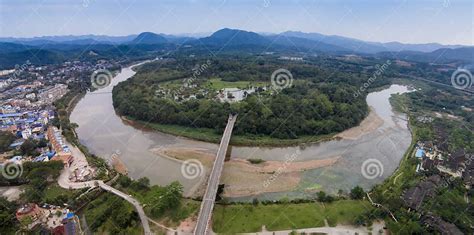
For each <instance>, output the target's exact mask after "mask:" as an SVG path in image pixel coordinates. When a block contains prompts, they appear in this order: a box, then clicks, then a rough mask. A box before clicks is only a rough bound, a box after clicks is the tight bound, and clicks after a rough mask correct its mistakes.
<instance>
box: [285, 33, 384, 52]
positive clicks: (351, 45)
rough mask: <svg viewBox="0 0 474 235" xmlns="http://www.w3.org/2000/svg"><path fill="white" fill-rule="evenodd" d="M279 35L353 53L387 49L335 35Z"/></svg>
mask: <svg viewBox="0 0 474 235" xmlns="http://www.w3.org/2000/svg"><path fill="white" fill-rule="evenodd" d="M280 35H283V36H286V37H297V38H305V39H310V40H313V41H316V42H318V43H324V44H329V45H333V46H338V47H342V48H345V49H346V50H347V51H350V52H353V53H368V54H372V53H377V52H381V51H387V48H385V47H383V46H381V45H372V44H370V43H367V42H364V41H362V40H358V39H353V38H346V37H341V36H336V35H331V36H329V35H324V34H320V33H303V32H295V31H287V32H284V33H281V34H280Z"/></svg>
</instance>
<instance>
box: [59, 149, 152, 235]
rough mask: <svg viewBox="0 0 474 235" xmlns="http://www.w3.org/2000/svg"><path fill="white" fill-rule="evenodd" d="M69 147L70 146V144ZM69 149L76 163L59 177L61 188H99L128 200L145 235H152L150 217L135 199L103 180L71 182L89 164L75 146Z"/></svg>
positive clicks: (64, 170)
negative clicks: (77, 171)
mask: <svg viewBox="0 0 474 235" xmlns="http://www.w3.org/2000/svg"><path fill="white" fill-rule="evenodd" d="M68 145H70V144H69V143H68ZM69 148H70V149H71V151H72V153H73V156H74V162H73V164H72V165H71V166H70V167H65V168H64V169H63V171H62V172H61V175H59V178H58V184H59V186H60V187H62V188H66V189H82V188H94V187H97V186H98V187H101V188H102V189H104V190H105V191H108V192H111V193H113V194H115V195H117V196H119V197H121V198H123V199H125V200H127V201H128V202H130V203H131V204H132V205H133V206H134V207H135V209H136V210H137V213H138V215H139V216H140V220H141V222H142V226H143V231H144V232H145V234H146V235H149V234H152V233H151V230H150V225H149V223H148V217H147V216H146V215H145V212H144V211H143V208H142V206H141V205H140V203H139V202H138V201H137V200H136V199H134V198H133V197H131V196H129V195H127V194H125V193H123V192H121V191H119V190H117V189H115V188H113V187H111V186H109V185H107V184H105V183H104V182H103V181H102V180H91V181H86V182H71V181H70V180H69V176H70V174H71V173H72V172H73V170H74V169H76V168H77V167H83V166H84V161H85V163H86V164H87V160H86V158H85V156H84V154H83V153H82V152H81V151H80V150H79V149H77V148H76V147H75V146H72V145H70V146H69Z"/></svg>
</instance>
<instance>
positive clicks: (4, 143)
mask: <svg viewBox="0 0 474 235" xmlns="http://www.w3.org/2000/svg"><path fill="white" fill-rule="evenodd" d="M14 140H15V136H14V135H13V134H12V133H10V132H6V131H0V152H5V151H7V150H8V147H9V146H10V144H12V143H13V141H14Z"/></svg>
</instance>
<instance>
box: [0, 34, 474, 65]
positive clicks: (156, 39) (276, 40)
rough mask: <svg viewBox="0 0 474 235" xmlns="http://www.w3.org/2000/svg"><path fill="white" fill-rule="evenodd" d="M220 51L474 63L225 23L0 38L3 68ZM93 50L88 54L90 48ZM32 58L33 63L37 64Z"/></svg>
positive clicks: (465, 53) (421, 48)
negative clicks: (210, 29)
mask: <svg viewBox="0 0 474 235" xmlns="http://www.w3.org/2000/svg"><path fill="white" fill-rule="evenodd" d="M183 44H185V45H189V46H191V47H193V48H196V49H197V48H205V49H206V50H208V49H217V50H219V51H221V50H225V51H246V52H263V51H283V52H295V53H338V54H362V55H375V56H378V57H385V58H392V59H404V60H413V61H418V62H427V63H431V62H433V61H435V62H438V63H448V62H453V61H455V62H459V61H461V62H466V63H474V59H473V54H474V47H464V46H459V45H441V44H438V43H426V44H403V43H399V42H389V43H378V42H366V41H363V40H359V39H353V38H348V37H342V36H337V35H329V36H328V35H323V34H319V33H302V32H295V31H287V32H284V33H281V34H273V35H263V34H259V33H255V32H250V31H244V30H238V29H229V28H224V29H221V30H218V31H216V32H214V33H213V34H211V35H210V36H207V37H202V38H193V37H187V36H175V35H167V34H156V33H152V32H143V33H140V34H139V35H128V36H105V35H81V36H71V35H70V36H44V37H34V38H11V37H9V38H5V37H4V38H0V56H1V57H3V59H2V61H1V64H0V68H5V67H11V66H14V65H15V64H18V63H20V64H21V63H24V61H26V60H28V59H29V57H31V51H32V50H36V51H41V53H40V54H39V57H38V56H37V59H35V61H34V62H38V63H41V62H44V63H54V62H55V60H58V62H60V61H62V60H63V59H64V58H67V57H68V56H67V55H68V54H74V55H81V56H82V54H84V51H93V52H94V53H93V54H97V56H96V58H99V57H103V56H112V57H116V56H120V55H123V54H124V53H133V54H134V55H138V54H149V52H151V51H154V50H158V49H163V48H173V47H177V46H179V45H183ZM86 54H87V53H86ZM34 62H32V63H34Z"/></svg>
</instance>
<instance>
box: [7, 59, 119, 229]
mask: <svg viewBox="0 0 474 235" xmlns="http://www.w3.org/2000/svg"><path fill="white" fill-rule="evenodd" d="M115 66H117V65H116V64H114V63H111V62H108V61H105V60H102V61H98V63H94V64H92V63H89V62H81V61H69V62H64V63H62V64H59V65H45V66H34V65H31V64H30V63H28V62H27V63H25V64H24V65H22V66H17V67H16V68H15V69H13V70H3V71H0V91H1V93H0V132H1V133H2V135H3V134H4V133H6V134H8V135H9V136H12V138H14V140H13V142H12V143H11V144H10V145H9V146H8V149H6V150H5V151H2V152H0V167H1V169H2V174H3V173H4V172H3V169H4V167H5V166H6V165H8V164H17V165H22V164H24V163H25V162H46V161H61V162H62V163H63V164H64V166H65V168H68V170H69V171H70V173H69V175H68V177H69V181H71V182H82V181H88V180H90V179H92V178H93V177H94V176H95V174H96V172H95V169H94V168H92V167H90V166H89V165H88V164H87V161H86V160H85V159H82V158H84V156H75V154H74V151H72V148H73V146H72V145H71V144H69V143H68V142H67V141H66V140H65V138H64V136H63V135H62V133H61V130H60V129H58V128H57V127H56V124H57V123H55V122H57V112H56V110H55V107H54V102H55V101H57V100H58V99H60V98H62V97H63V96H64V95H66V94H67V93H68V92H69V90H70V88H69V87H70V85H71V84H73V83H74V84H76V85H77V84H81V83H80V82H78V80H79V79H89V78H88V76H89V75H90V74H91V73H92V72H93V71H95V70H97V69H112V68H114V67H115ZM27 145H28V146H29V148H31V151H25V149H28V148H27V147H26V146H27ZM72 165H74V167H72ZM20 173H21V172H20ZM13 177H20V175H18V176H17V175H14V176H13ZM66 206H67V205H64V206H63V207H61V206H54V205H49V204H42V205H37V204H35V203H26V204H24V205H22V206H21V207H19V208H18V209H17V212H16V218H17V219H18V220H19V221H20V223H21V224H22V225H24V226H25V227H26V228H30V229H31V228H33V227H36V226H40V227H41V228H42V229H45V231H47V233H48V234H49V233H53V234H79V231H78V229H79V226H78V220H77V216H75V215H74V213H73V212H72V211H69V210H68V209H67V208H66Z"/></svg>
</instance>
